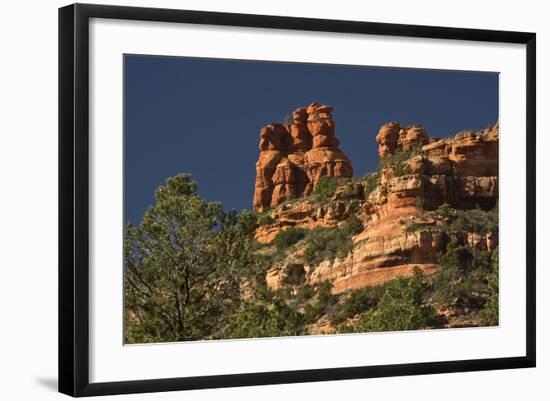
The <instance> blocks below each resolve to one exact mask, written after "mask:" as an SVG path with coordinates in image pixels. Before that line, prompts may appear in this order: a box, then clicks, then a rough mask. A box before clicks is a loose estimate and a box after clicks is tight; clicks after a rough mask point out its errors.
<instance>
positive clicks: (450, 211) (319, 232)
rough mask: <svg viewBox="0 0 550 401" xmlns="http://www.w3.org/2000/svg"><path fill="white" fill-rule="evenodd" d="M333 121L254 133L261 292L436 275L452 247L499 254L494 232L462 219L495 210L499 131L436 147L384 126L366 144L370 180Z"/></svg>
mask: <svg viewBox="0 0 550 401" xmlns="http://www.w3.org/2000/svg"><path fill="white" fill-rule="evenodd" d="M331 112H332V107H330V106H322V105H319V104H316V103H312V104H311V105H309V106H307V107H303V108H299V109H297V110H296V111H295V112H294V113H293V120H292V122H290V123H289V124H284V125H283V124H270V125H268V126H266V127H264V128H263V129H262V130H261V132H260V155H259V159H258V163H257V165H256V173H257V175H256V187H255V192H254V209H255V211H256V212H257V213H258V214H259V218H258V226H257V228H256V232H255V238H256V240H257V241H258V242H259V243H260V244H264V249H262V252H265V253H266V254H270V255H271V256H272V260H273V265H272V267H271V268H270V269H269V270H268V271H267V274H266V281H267V285H268V287H269V288H271V289H285V288H286V289H292V288H299V287H302V286H308V285H312V286H315V285H320V284H321V283H323V282H329V283H330V285H331V291H332V293H335V294H338V293H343V292H346V291H349V290H357V289H360V288H364V287H370V286H377V285H381V284H383V283H386V282H387V281H389V280H392V279H395V278H396V277H399V276H410V275H412V273H413V270H414V269H415V268H416V267H418V268H419V269H420V270H422V271H423V272H424V273H426V274H430V273H433V272H436V271H437V269H438V255H440V254H441V252H442V251H445V249H446V247H447V245H448V244H449V243H450V242H451V241H454V242H456V243H459V244H461V245H463V246H466V247H468V248H470V249H473V250H476V251H480V252H482V251H493V250H494V249H495V248H496V247H497V246H498V235H497V233H498V222H496V226H497V228H496V229H491V230H487V229H486V227H482V228H479V227H477V226H476V224H475V221H470V220H472V216H471V215H470V214H468V215H466V214H464V211H468V210H473V211H474V214H475V211H476V210H479V211H480V212H481V211H489V210H492V209H494V208H495V206H497V202H498V138H499V127H498V124H496V125H494V126H491V127H488V128H486V129H484V130H481V131H478V132H473V131H463V132H459V133H457V134H456V135H454V136H451V137H448V138H444V139H439V138H430V137H429V136H428V134H427V133H426V131H425V130H424V128H423V127H422V126H421V125H412V126H401V125H400V124H399V123H396V122H390V123H386V124H384V125H383V126H382V127H381V128H380V131H379V132H378V135H376V138H374V135H373V139H372V140H376V142H377V143H378V146H379V148H378V154H379V158H380V160H379V168H378V171H376V172H373V173H371V174H367V175H366V176H364V177H362V178H355V177H352V175H353V169H352V166H351V162H350V161H349V159H348V158H347V157H346V156H345V155H344V154H343V152H342V151H341V150H340V149H339V148H338V145H339V141H338V139H337V138H336V137H335V124H334V120H333V118H332V114H331ZM473 220H475V218H474V219H473ZM465 221H469V223H468V224H465Z"/></svg>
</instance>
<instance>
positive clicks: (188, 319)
mask: <svg viewBox="0 0 550 401" xmlns="http://www.w3.org/2000/svg"><path fill="white" fill-rule="evenodd" d="M388 22H391V21H388ZM59 113H60V114H59V233H60V234H59V390H60V391H61V392H62V393H65V394H69V395H72V396H93V395H104V394H121V393H137V392H154V391H172V390H186V389H201V388H214V387H229V386H249V385H262V384H278V383H292V382H312V381H323V380H343V379H359V378H372V377H383V376H398V375H419V374H432V373H444V372H445V373H448V372H463V371H477V370H490V369H512V368H528V367H533V366H535V359H536V358H535V34H534V33H524V32H508V31H489V30H477V29H464V28H446V27H433V26H415V25H397V24H391V23H370V22H358V21H336V20H320V19H309V18H294V17H275V16H264V15H243V14H231V13H216V12H202V11H183V10H168V9H152V8H136V7H118V6H117V7H115V6H100V5H85V4H77V5H70V6H67V7H64V8H61V9H60V10H59Z"/></svg>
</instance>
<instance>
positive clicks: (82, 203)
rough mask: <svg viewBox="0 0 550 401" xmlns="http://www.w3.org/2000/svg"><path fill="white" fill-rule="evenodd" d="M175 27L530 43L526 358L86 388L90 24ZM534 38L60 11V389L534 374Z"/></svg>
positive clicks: (227, 16)
mask: <svg viewBox="0 0 550 401" xmlns="http://www.w3.org/2000/svg"><path fill="white" fill-rule="evenodd" d="M94 17H96V18H108V19H120V20H142V21H161V22H179V23H191V24H206V25H221V26H240V27H252V28H275V29H285V30H304V31H323V32H337V33H353V34H370V35H386V36H403V37H415V38H437V39H450V40H468V41H485V42H501V43H516V44H524V45H526V55H527V56H526V68H527V70H526V71H527V74H526V77H527V82H526V88H527V90H526V94H525V95H526V104H527V110H526V113H527V114H526V120H527V125H526V133H527V138H526V140H527V159H526V160H527V166H526V169H527V177H526V180H527V181H526V185H527V193H526V202H527V210H526V217H527V220H526V233H527V243H526V251H527V259H526V267H527V268H526V275H527V276H526V284H527V285H526V307H527V310H526V317H527V324H526V327H525V333H526V340H527V341H526V354H525V355H524V356H520V357H509V358H495V359H475V360H454V361H444V362H427V363H407V364H397V365H382V366H354V367H345V368H331V369H313V370H297V371H283V372H262V373H247V374H230V375H218V376H196V377H182V378H166V379H154V380H133V381H122V382H103V383H90V381H89V338H88V336H89V335H88V329H89V313H88V310H89V290H88V285H89V275H88V273H89V270H88V269H89V266H88V260H89V259H88V256H89V234H88V228H89V222H88V218H89V212H88V207H89V194H90V189H89V179H88V172H89V164H88V163H89V145H88V135H89V133H88V124H89V117H88V110H89V104H88V95H89V80H88V61H89V36H88V35H89V32H88V28H89V21H90V18H94ZM535 43H536V35H535V34H534V33H526V32H509V31H494V30H479V29H463V28H446V27H434V26H416V25H401V24H387V23H372V22H357V21H337V20H322V19H310V18H295V17H275V16H265V15H245V14H232V13H219V12H202V11H184V10H171V9H155V8H138V7H120V6H105V5H87V4H74V5H69V6H66V7H63V8H60V9H59V391H60V392H62V393H65V394H68V395H71V396H75V397H79V396H95V395H107V394H124V393H141V392H158V391H173V390H188V389H204V388H218V387H236V386H252V385H265V384H280V383H295V382H315V381H325V380H345V379H361V378H373V377H385V376H400V375H421V374H433V373H451V372H464V371H480V370H493V369H513V368H527V367H534V366H535V363H536V357H535V355H536V337H535V324H536V321H535V297H536V295H535V274H536V273H535V267H536V263H535V262H536V261H535V244H536V241H535V240H536V238H535V235H536V232H535V221H536V216H535V213H536V207H535V206H536V205H535V120H536V114H535V110H536V107H535V101H536V92H535V91H536V70H535V64H536V55H535V54H536V50H535V48H536V44H535Z"/></svg>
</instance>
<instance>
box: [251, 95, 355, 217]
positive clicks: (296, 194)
mask: <svg viewBox="0 0 550 401" xmlns="http://www.w3.org/2000/svg"><path fill="white" fill-rule="evenodd" d="M332 110H333V108H332V107H330V106H323V105H319V104H317V103H311V104H310V105H309V106H307V107H301V108H299V109H296V110H295V111H294V112H293V113H292V121H291V122H290V123H289V124H284V125H283V124H275V123H273V124H269V125H267V126H265V127H263V128H262V129H261V130H260V146H259V148H260V155H259V157H258V162H257V163H256V183H255V189H254V201H253V205H254V210H255V211H257V212H262V211H264V210H266V209H268V208H271V207H275V206H277V205H280V204H281V203H283V202H284V201H286V200H289V199H295V198H300V197H306V196H308V195H309V194H311V193H312V191H313V190H314V189H315V186H316V183H317V181H318V180H319V178H320V177H321V176H331V177H351V176H352V175H353V169H352V167H351V163H350V161H349V159H348V158H347V157H346V155H345V154H344V153H343V152H342V151H341V150H340V149H339V148H338V145H339V144H340V141H339V140H338V139H337V138H336V136H335V130H336V125H335V124H334V120H333V118H332Z"/></svg>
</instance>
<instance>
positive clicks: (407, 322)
mask: <svg viewBox="0 0 550 401" xmlns="http://www.w3.org/2000/svg"><path fill="white" fill-rule="evenodd" d="M424 280H425V276H424V274H423V273H422V271H421V270H420V269H418V268H416V269H415V273H414V275H413V276H412V277H399V278H397V279H395V280H392V281H391V282H390V283H388V284H387V286H386V290H385V292H384V295H383V296H382V299H381V300H380V303H379V304H378V307H377V308H376V309H370V310H368V311H367V312H364V313H362V314H360V315H359V318H358V319H357V320H356V321H355V322H353V323H347V324H343V325H341V326H339V329H340V331H341V332H370V331H398V330H418V329H425V328H428V327H430V326H431V325H432V324H433V322H434V320H435V317H436V312H435V309H434V308H433V307H432V306H430V305H426V304H425V303H424V295H425V293H426V288H425V283H424Z"/></svg>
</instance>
